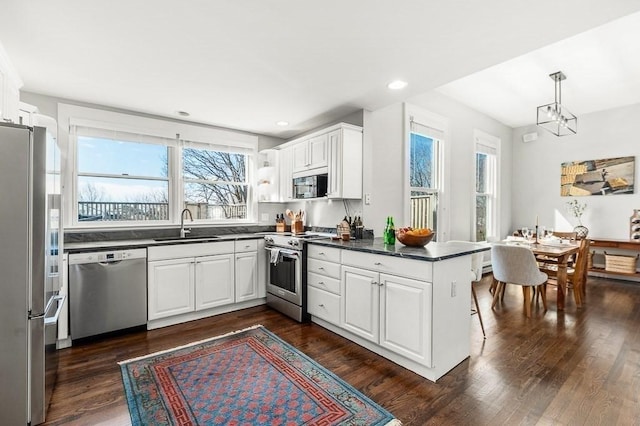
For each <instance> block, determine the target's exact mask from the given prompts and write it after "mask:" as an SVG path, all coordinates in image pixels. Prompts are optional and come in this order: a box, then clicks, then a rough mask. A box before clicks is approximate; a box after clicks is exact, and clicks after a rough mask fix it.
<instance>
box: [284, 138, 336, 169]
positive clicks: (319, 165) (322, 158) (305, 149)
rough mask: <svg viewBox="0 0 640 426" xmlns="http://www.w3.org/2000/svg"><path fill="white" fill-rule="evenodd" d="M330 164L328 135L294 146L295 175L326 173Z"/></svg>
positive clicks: (305, 140) (306, 140) (303, 141)
mask: <svg viewBox="0 0 640 426" xmlns="http://www.w3.org/2000/svg"><path fill="white" fill-rule="evenodd" d="M327 164H328V135H327V134H326V133H325V134H321V135H318V136H314V137H311V138H308V139H304V140H301V141H300V142H296V143H295V144H294V145H293V173H298V172H307V171H309V170H316V169H319V170H317V173H318V174H320V173H324V172H325V171H324V170H322V169H325V168H326V167H327Z"/></svg>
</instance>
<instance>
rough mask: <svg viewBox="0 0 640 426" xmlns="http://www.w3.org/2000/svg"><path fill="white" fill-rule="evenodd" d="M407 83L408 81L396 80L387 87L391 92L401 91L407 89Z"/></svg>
mask: <svg viewBox="0 0 640 426" xmlns="http://www.w3.org/2000/svg"><path fill="white" fill-rule="evenodd" d="M407 84H408V83H407V82H406V81H402V80H395V81H392V82H391V83H389V84H387V87H388V88H389V89H391V90H400V89H404V88H405V87H407Z"/></svg>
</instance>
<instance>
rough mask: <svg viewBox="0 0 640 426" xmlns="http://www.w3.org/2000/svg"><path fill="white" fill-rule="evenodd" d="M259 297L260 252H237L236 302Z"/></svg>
mask: <svg viewBox="0 0 640 426" xmlns="http://www.w3.org/2000/svg"><path fill="white" fill-rule="evenodd" d="M256 298H258V253H256V252H248V253H239V254H236V302H243V301H246V300H253V299H256Z"/></svg>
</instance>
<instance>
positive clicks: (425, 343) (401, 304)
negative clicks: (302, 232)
mask: <svg viewBox="0 0 640 426" xmlns="http://www.w3.org/2000/svg"><path fill="white" fill-rule="evenodd" d="M380 284H381V286H380V345H382V346H384V347H386V348H388V349H390V350H392V351H393V352H396V353H398V354H401V355H403V356H405V357H407V358H410V359H413V360H415V361H418V362H420V363H421V364H425V365H431V322H432V321H431V296H432V294H431V290H432V289H431V283H428V282H425V281H418V280H412V279H408V278H402V277H397V276H394V275H387V274H380Z"/></svg>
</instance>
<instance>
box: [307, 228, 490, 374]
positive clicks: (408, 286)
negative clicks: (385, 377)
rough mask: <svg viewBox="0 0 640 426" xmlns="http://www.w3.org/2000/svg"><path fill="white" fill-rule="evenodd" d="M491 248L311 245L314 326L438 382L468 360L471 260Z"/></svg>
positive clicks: (309, 274) (375, 243)
mask: <svg viewBox="0 0 640 426" xmlns="http://www.w3.org/2000/svg"><path fill="white" fill-rule="evenodd" d="M486 250H489V246H488V245H487V244H468V243H467V244H465V243H430V244H428V245H427V246H426V247H424V248H422V247H420V248H414V247H405V246H403V245H401V244H399V243H398V244H396V245H393V246H387V245H384V244H383V243H382V239H380V238H376V239H373V240H366V239H365V240H358V241H347V242H344V241H331V240H313V241H310V242H309V250H308V260H307V284H308V301H307V308H308V311H309V313H310V314H311V320H312V321H313V322H315V323H316V324H318V325H321V326H323V327H325V328H327V329H329V330H331V331H333V332H334V333H337V334H339V335H341V336H343V337H345V338H347V339H349V340H351V341H353V342H355V343H357V344H359V345H361V346H363V347H365V348H367V349H369V350H371V351H373V352H376V353H377V354H379V355H381V356H384V357H385V358H387V359H389V360H391V361H393V362H395V363H397V364H399V365H402V366H403V367H405V368H407V369H409V370H411V371H414V372H415V373H417V374H420V375H421V376H423V377H425V378H427V379H429V380H432V381H436V380H438V379H439V378H440V377H442V376H443V375H444V374H446V373H447V372H448V371H449V370H451V369H452V368H453V367H455V366H456V365H458V364H459V363H460V362H462V361H463V360H464V359H466V358H468V357H469V353H470V352H469V351H470V342H469V336H470V322H471V321H470V306H471V287H470V286H471V281H470V271H471V254H473V253H477V252H482V251H486Z"/></svg>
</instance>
